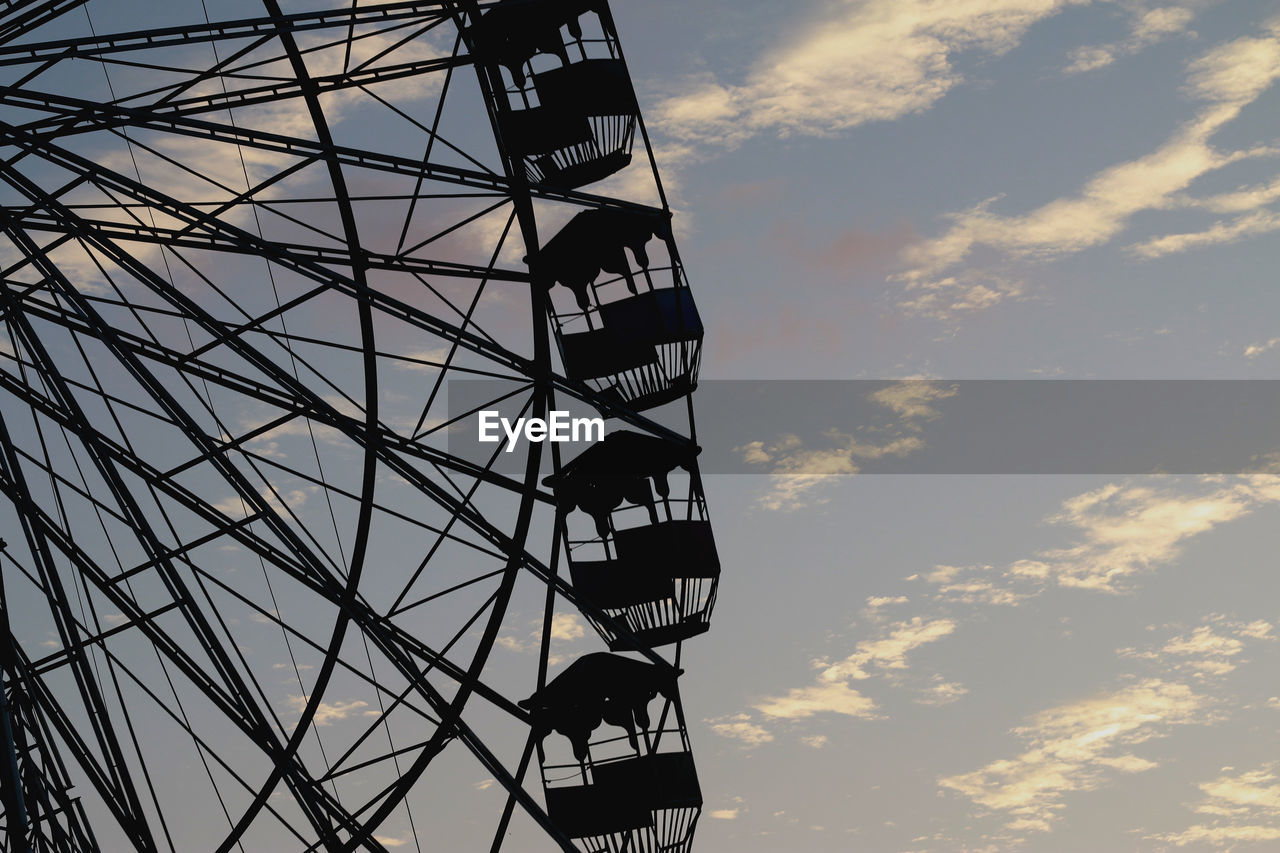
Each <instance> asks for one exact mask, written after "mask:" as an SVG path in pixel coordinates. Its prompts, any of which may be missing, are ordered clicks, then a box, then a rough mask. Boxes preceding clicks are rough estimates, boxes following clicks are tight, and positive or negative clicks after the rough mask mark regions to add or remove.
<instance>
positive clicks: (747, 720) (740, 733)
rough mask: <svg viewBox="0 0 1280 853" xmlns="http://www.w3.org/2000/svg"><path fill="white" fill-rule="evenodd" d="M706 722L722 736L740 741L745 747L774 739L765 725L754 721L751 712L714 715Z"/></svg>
mask: <svg viewBox="0 0 1280 853" xmlns="http://www.w3.org/2000/svg"><path fill="white" fill-rule="evenodd" d="M706 722H707V723H708V724H709V725H710V726H711V731H713V732H715V733H716V734H718V735H720V736H721V737H727V738H732V739H734V740H737V741H740V742H741V743H742V745H743V746H745V747H754V746H760V745H761V744H765V743H769V742H770V741H771V740H773V734H772V733H771V732H770V731H769V730H768V729H766V728H765V727H764V726H761V725H759V724H758V723H753V722H752V721H751V715H750V714H733V715H731V716H727V717H713V718H711V719H709V720H706Z"/></svg>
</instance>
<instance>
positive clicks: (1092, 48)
mask: <svg viewBox="0 0 1280 853" xmlns="http://www.w3.org/2000/svg"><path fill="white" fill-rule="evenodd" d="M1195 16H1196V13H1195V10H1194V9H1191V8H1188V7H1186V6H1158V7H1156V8H1154V9H1152V8H1141V7H1139V8H1137V9H1135V10H1134V15H1133V20H1132V23H1131V24H1130V27H1129V34H1128V36H1127V37H1126V38H1124V39H1122V40H1121V41H1117V42H1110V43H1108V44H1100V45H1087V46H1084V47H1079V48H1076V49H1075V50H1073V51H1071V55H1070V60H1071V61H1070V63H1069V64H1068V65H1067V67H1066V68H1065V69H1064V70H1065V71H1066V73H1068V74H1080V73H1084V72H1087V71H1096V70H1097V69H1099V68H1105V67H1106V66H1108V65H1111V64H1112V63H1114V62H1115V61H1116V60H1117V59H1119V58H1120V57H1122V56H1128V55H1130V54H1134V53H1137V52H1138V51H1140V50H1142V49H1143V48H1146V47H1150V46H1151V45H1153V44H1156V43H1157V42H1161V41H1163V40H1164V39H1166V38H1168V37H1169V36H1172V35H1176V34H1177V33H1183V32H1186V31H1187V27H1188V26H1189V25H1190V24H1191V22H1192V21H1193V20H1194V19H1195Z"/></svg>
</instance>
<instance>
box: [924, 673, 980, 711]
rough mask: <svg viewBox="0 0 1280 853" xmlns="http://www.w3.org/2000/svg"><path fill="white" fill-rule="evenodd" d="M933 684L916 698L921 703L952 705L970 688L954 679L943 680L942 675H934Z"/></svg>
mask: <svg viewBox="0 0 1280 853" xmlns="http://www.w3.org/2000/svg"><path fill="white" fill-rule="evenodd" d="M934 682H935V683H934V684H933V686H931V687H929V688H928V689H927V690H925V691H924V694H923V695H922V696H920V697H919V698H917V699H916V702H917V703H918V704H920V705H950V704H951V703H952V702H955V701H957V700H958V699H959V698H960V697H961V696H964V695H965V694H967V693H968V692H969V688H967V687H965V686H964V685H963V684H957V683H956V682H954V681H943V680H942V677H941V676H935V677H934Z"/></svg>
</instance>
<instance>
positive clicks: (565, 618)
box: [551, 613, 586, 642]
mask: <svg viewBox="0 0 1280 853" xmlns="http://www.w3.org/2000/svg"><path fill="white" fill-rule="evenodd" d="M584 636H586V630H585V629H584V628H583V627H582V620H581V619H579V618H578V614H576V613H556V614H554V615H553V616H552V617H551V639H553V640H563V641H565V642H570V641H572V640H581V639H582V638H583V637H584Z"/></svg>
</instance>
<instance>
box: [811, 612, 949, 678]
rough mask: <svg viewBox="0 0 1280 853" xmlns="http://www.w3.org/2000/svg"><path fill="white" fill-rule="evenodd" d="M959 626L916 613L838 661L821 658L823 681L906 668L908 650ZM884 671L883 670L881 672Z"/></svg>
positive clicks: (943, 635) (821, 676) (945, 620)
mask: <svg viewBox="0 0 1280 853" xmlns="http://www.w3.org/2000/svg"><path fill="white" fill-rule="evenodd" d="M955 629H956V623H955V622H954V621H952V620H950V619H932V620H928V621H926V620H925V619H924V618H923V617H920V616H915V617H913V618H911V619H908V620H906V621H903V622H896V623H894V624H893V625H891V626H889V628H888V629H887V633H886V634H885V635H884V636H881V637H879V638H877V639H874V640H863V641H862V642H860V643H858V645H857V647H856V649H855V651H854V653H853V654H851V655H849V656H848V657H846V658H845V659H844V660H842V661H839V662H837V663H830V664H829V663H828V662H826V661H819V662H818V663H817V665H818V666H819V667H821V669H822V672H821V675H820V676H819V677H820V679H821V680H822V681H823V682H826V683H831V682H838V681H844V680H846V679H852V680H855V681H859V680H862V679H866V678H870V677H871V676H872V675H873V674H877V673H876V672H875V671H876V670H890V671H892V670H903V669H906V668H907V653H908V652H910V651H911V650H913V649H917V648H919V647H920V646H923V645H927V644H929V643H933V642H936V641H938V640H940V639H942V638H943V637H945V636H947V635H948V634H950V633H952V632H953V631H955ZM880 674H883V673H880Z"/></svg>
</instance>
